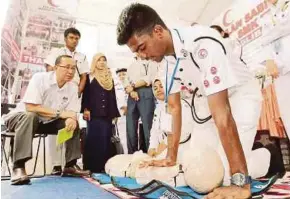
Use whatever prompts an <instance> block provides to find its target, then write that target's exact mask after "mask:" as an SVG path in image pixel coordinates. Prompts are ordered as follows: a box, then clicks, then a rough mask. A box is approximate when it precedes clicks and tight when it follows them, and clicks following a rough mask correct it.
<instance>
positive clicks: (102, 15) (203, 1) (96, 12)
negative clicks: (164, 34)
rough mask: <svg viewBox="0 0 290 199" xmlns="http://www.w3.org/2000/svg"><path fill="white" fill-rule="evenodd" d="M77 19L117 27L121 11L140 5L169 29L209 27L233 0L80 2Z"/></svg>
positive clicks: (113, 0) (100, 0)
mask: <svg viewBox="0 0 290 199" xmlns="http://www.w3.org/2000/svg"><path fill="white" fill-rule="evenodd" d="M79 1H80V2H79V6H78V8H77V12H76V17H77V18H79V19H81V20H84V21H92V22H102V23H109V24H116V23H117V19H118V16H119V14H120V13H121V11H122V9H123V8H124V7H125V6H126V5H128V4H130V3H132V2H140V3H144V4H147V5H149V6H151V7H153V8H154V9H155V10H156V11H157V12H158V13H159V14H160V16H161V17H162V18H163V19H164V21H165V22H166V23H167V24H168V25H169V26H175V25H187V24H190V23H192V22H198V23H201V24H209V23H210V22H211V21H212V20H213V19H214V18H215V17H216V16H218V15H219V14H220V13H221V12H222V11H223V10H225V9H226V8H227V7H228V6H230V4H231V3H232V2H233V0H219V1H216V0H198V1H197V0H179V1H176V0H138V1H133V0H110V1H107V0H79Z"/></svg>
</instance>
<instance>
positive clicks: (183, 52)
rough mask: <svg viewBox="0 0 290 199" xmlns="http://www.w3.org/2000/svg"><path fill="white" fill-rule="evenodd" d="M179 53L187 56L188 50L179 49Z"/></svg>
mask: <svg viewBox="0 0 290 199" xmlns="http://www.w3.org/2000/svg"><path fill="white" fill-rule="evenodd" d="M180 53H181V54H182V55H183V57H187V55H188V52H187V50H185V49H181V51H180Z"/></svg>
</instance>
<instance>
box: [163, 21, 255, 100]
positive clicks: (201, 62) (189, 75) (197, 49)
mask: <svg viewBox="0 0 290 199" xmlns="http://www.w3.org/2000/svg"><path fill="white" fill-rule="evenodd" d="M171 35H172V39H173V44H174V50H175V53H176V59H179V60H180V61H179V65H178V67H177V72H176V74H175V76H174V81H173V82H174V83H173V87H172V89H171V90H170V93H176V92H179V90H180V83H182V82H185V81H186V82H188V85H185V86H188V87H190V88H191V89H192V90H194V89H195V88H196V87H197V88H198V89H199V92H200V93H201V94H203V95H204V96H209V95H211V94H214V93H217V92H220V91H222V90H225V89H229V92H230V93H231V92H232V91H233V90H234V88H235V87H236V86H239V85H242V84H244V83H246V82H248V81H250V80H252V79H253V76H252V74H251V72H250V70H249V69H248V68H247V66H246V65H245V64H244V63H242V62H241V61H240V59H238V58H237V55H235V54H234V53H233V52H232V49H230V47H229V46H230V45H229V44H228V43H227V41H226V40H224V39H223V38H222V37H221V36H220V34H219V33H218V32H217V31H216V30H213V29H210V28H208V27H205V26H201V25H195V26H193V27H188V28H184V29H179V30H177V29H175V30H172V31H171ZM176 59H175V57H173V56H166V57H165V60H166V61H165V62H163V63H165V64H163V65H162V69H161V70H160V71H159V74H158V76H159V77H160V79H162V80H163V82H164V85H165V77H166V66H167V63H168V78H167V81H168V82H167V85H168V87H169V85H170V81H171V77H172V74H173V71H174V68H175V65H176V62H177V61H176Z"/></svg>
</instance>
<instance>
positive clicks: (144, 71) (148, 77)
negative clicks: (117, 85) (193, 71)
mask: <svg viewBox="0 0 290 199" xmlns="http://www.w3.org/2000/svg"><path fill="white" fill-rule="evenodd" d="M157 66H158V64H157V63H156V62H152V61H147V60H141V59H137V58H135V59H134V61H133V63H132V64H131V65H130V66H129V67H128V70H127V78H126V79H127V80H125V81H124V83H123V84H124V87H125V90H126V93H127V94H128V100H127V110H128V111H127V115H126V128H127V146H128V153H129V154H133V153H134V152H136V151H138V148H142V150H144V151H147V150H148V147H149V138H150V129H151V127H152V121H153V115H154V107H155V100H154V95H153V92H152V80H153V78H154V77H155V76H156V72H157ZM140 118H141V121H142V127H143V133H144V136H142V135H139V142H140V143H139V144H138V133H137V130H138V121H139V119H140ZM141 138H144V139H141ZM138 145H139V147H138Z"/></svg>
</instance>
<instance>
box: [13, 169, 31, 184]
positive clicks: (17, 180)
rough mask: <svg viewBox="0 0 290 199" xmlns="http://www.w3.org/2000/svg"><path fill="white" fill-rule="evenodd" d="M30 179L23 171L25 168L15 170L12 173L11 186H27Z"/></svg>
mask: <svg viewBox="0 0 290 199" xmlns="http://www.w3.org/2000/svg"><path fill="white" fill-rule="evenodd" d="M29 183H30V179H29V177H28V175H27V173H26V171H25V168H16V169H13V171H12V176H11V185H25V184H29Z"/></svg>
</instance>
